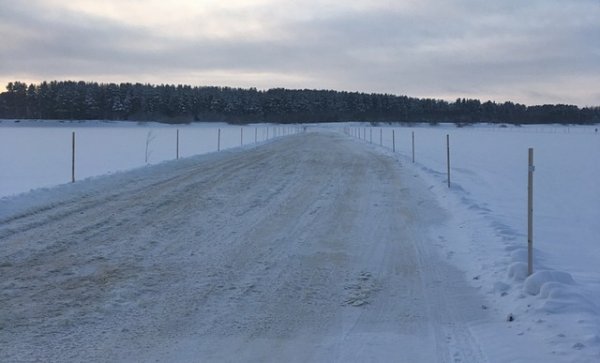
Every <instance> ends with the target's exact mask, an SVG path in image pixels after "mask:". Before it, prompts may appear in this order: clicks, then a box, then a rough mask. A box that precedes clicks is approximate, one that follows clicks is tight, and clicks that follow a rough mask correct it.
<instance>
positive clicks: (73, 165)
mask: <svg viewBox="0 0 600 363" xmlns="http://www.w3.org/2000/svg"><path fill="white" fill-rule="evenodd" d="M71 146H72V150H71V151H72V152H71V183H75V131H73V134H72V137H71Z"/></svg>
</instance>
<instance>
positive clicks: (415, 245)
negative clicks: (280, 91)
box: [0, 128, 600, 362]
mask: <svg viewBox="0 0 600 363" xmlns="http://www.w3.org/2000/svg"><path fill="white" fill-rule="evenodd" d="M389 131H390V129H385V130H384V131H382V136H383V137H382V143H383V144H384V146H386V147H388V146H390V144H389V143H388V141H391V138H388V137H389V136H391V135H389ZM406 131H407V130H406V129H405V130H404V133H405V134H404V137H406V136H405V135H406ZM447 131H448V130H445V129H443V128H442V129H417V135H421V136H423V135H424V134H425V133H429V135H430V136H432V137H431V138H424V137H423V138H422V139H421V143H420V144H418V145H421V149H420V150H419V149H418V150H419V152H418V153H417V160H418V162H417V164H416V165H412V163H411V162H410V159H409V158H407V157H406V155H407V153H406V144H400V143H399V144H398V145H397V151H399V152H400V153H397V154H393V153H391V152H390V151H389V149H386V148H385V147H380V146H378V145H376V144H377V141H379V140H377V138H376V136H378V135H376V132H377V129H373V132H375V133H374V137H373V143H374V144H375V145H371V144H369V143H368V141H369V140H367V141H364V140H363V141H361V142H354V141H352V140H351V139H350V138H348V137H346V136H344V135H341V134H339V133H337V134H336V133H333V132H328V131H319V132H310V133H307V134H300V135H295V136H290V137H287V138H284V139H279V140H275V141H272V142H269V143H265V144H263V145H261V146H259V147H257V148H253V147H246V148H245V149H242V150H240V149H238V150H229V151H226V152H222V153H218V154H209V155H204V156H196V157H191V158H186V159H183V160H179V161H177V162H169V163H162V164H159V165H155V166H150V167H147V168H141V169H137V170H134V171H130V172H124V173H118V174H115V175H112V176H108V177H100V178H95V179H91V180H86V181H83V182H79V183H76V184H74V185H63V186H60V187H57V188H53V189H50V190H38V191H34V192H31V193H27V194H23V195H20V196H16V197H9V198H4V199H2V200H1V204H0V224H1V226H2V228H1V229H0V274H1V275H2V277H3V279H2V281H1V282H0V284H1V289H2V290H1V291H2V292H1V294H2V295H0V299H1V301H0V303H1V304H2V307H3V308H2V310H0V347H1V349H0V361H36V360H48V361H88V360H89V361H156V360H157V361H164V362H170V361H194V360H198V361H264V360H267V361H340V362H341V361H369V360H371V361H415V362H419V361H421V362H431V361H440V362H485V361H489V362H519V361H521V362H595V361H597V360H598V359H599V358H600V355H599V346H600V342H599V341H600V339H599V338H598V336H599V335H598V327H599V326H600V325H599V323H598V308H597V305H596V304H597V303H596V301H597V300H595V297H596V296H597V294H598V281H599V279H598V276H597V268H594V266H595V265H592V266H591V267H590V266H589V265H585V264H582V265H579V266H576V264H573V263H572V262H573V261H572V258H571V259H569V258H568V259H567V261H568V263H565V262H564V261H563V262H562V264H561V262H560V260H555V259H552V258H551V257H549V256H551V253H552V251H549V252H548V253H546V252H547V251H548V250H549V248H548V245H546V246H543V245H542V246H541V247H540V248H539V250H538V254H537V255H536V256H539V255H540V254H541V255H542V258H540V257H536V258H537V259H536V264H537V265H536V266H537V267H539V268H541V269H545V270H550V271H552V272H547V271H546V272H540V273H537V274H536V275H534V276H533V277H532V278H529V279H527V280H525V279H524V276H523V275H522V272H523V266H522V262H521V261H522V260H523V254H522V249H523V248H522V241H521V239H522V237H523V235H522V228H521V225H520V224H519V222H517V221H518V220H519V219H520V216H518V215H515V213H512V214H511V213H510V212H508V208H509V207H510V206H514V205H517V204H519V203H520V202H519V201H510V199H511V198H503V197H498V195H500V194H495V193H496V190H495V189H494V188H492V191H489V192H486V188H485V186H486V185H485V184H482V181H485V180H489V181H490V184H493V185H495V183H498V182H497V180H501V183H500V184H502V185H504V184H508V185H505V186H504V187H505V189H507V190H509V191H510V190H514V189H515V188H517V187H514V188H513V187H511V185H510V183H511V181H513V182H514V181H515V180H517V179H518V177H516V175H519V173H518V172H514V173H513V172H507V171H506V170H504V171H495V170H494V169H493V168H489V167H487V168H485V167H484V168H481V167H480V166H479V165H489V163H485V162H480V161H477V160H478V159H477V158H474V160H475V161H472V160H473V158H471V159H464V160H469V162H470V164H469V162H466V161H465V162H463V164H462V165H460V164H458V163H457V164H458V165H457V164H455V165H456V166H455V168H456V170H455V172H456V184H455V185H454V186H453V188H451V189H450V190H448V189H447V188H445V187H444V183H443V181H444V180H443V175H442V173H441V171H443V170H444V169H443V162H441V161H442V160H445V159H444V157H445V154H443V153H444V149H443V147H441V148H440V149H441V153H442V156H441V157H438V156H437V153H438V151H437V149H435V145H436V143H435V142H434V141H429V142H430V143H431V144H430V145H431V148H427V147H425V146H426V145H427V144H426V142H427V141H425V140H436V137H435V136H436V135H438V136H444V139H443V140H444V141H445V132H447ZM397 132H400V130H398V131H397ZM369 133H370V131H368V129H367V131H366V132H365V134H363V135H366V136H367V137H368V136H370V135H369ZM473 133H474V134H475V135H476V137H475V139H476V140H481V142H482V144H483V145H485V146H488V147H489V148H488V149H487V150H491V151H493V150H495V149H494V148H498V149H499V150H503V149H502V146H501V145H498V144H497V143H496V144H494V142H493V141H494V140H498V138H492V137H486V136H485V135H486V132H485V130H484V131H473ZM478 133H480V134H478ZM386 135H387V136H386ZM400 135H402V134H400ZM400 135H398V134H397V137H398V139H397V140H398V141H402V140H406V139H402V136H400ZM518 135H519V134H517V139H518V137H519V136H518ZM588 136H589V137H594V135H593V134H591V135H587V134H586V136H585V137H588ZM453 139H454V138H453ZM500 139H501V138H500ZM533 139H535V140H539V138H535V137H534V138H533ZM465 140H467V141H468V140H473V138H467V137H465ZM523 140H525V138H523ZM557 140H564V139H562V138H557ZM577 140H578V141H581V140H583V139H577ZM587 140H588V143H587V144H583V143H582V144H583V146H581V148H582V149H583V150H584V151H588V153H589V151H590V148H591V151H592V152H593V150H596V149H593V148H594V147H595V146H594V145H596V144H594V143H593V141H589V140H594V139H587ZM526 141H527V142H529V141H530V139H527V140H526ZM538 142H540V141H538ZM540 143H541V145H546V143H544V142H540ZM511 145H512V146H511V147H506V145H504V147H505V150H507V151H510V150H513V148H515V149H518V148H520V147H521V146H522V145H520V144H519V143H518V142H516V143H515V144H511ZM586 145H587V146H586ZM472 146H473V144H471V147H472ZM534 146H535V145H534ZM555 147H556V146H555ZM403 148H404V149H403ZM459 150H460V149H459ZM525 150H526V149H525ZM514 152H515V154H518V153H519V152H520V151H514ZM459 154H460V153H459ZM467 154H468V153H465V154H464V155H467ZM480 154H481V153H476V154H475V155H480ZM501 154H502V153H501ZM509 154H510V152H509ZM408 155H409V154H408ZM490 155H491V154H490ZM569 155H570V154H569ZM495 158H496V159H494V160H498V161H501V160H502V157H500V156H496V157H495ZM542 159H543V158H542ZM479 160H483V161H486V160H485V159H484V158H481V157H480V158H479ZM520 160H521V159H519V162H520ZM488 161H489V160H488ZM506 165H508V166H510V165H512V163H511V162H507V163H506ZM597 165H598V164H594V165H592V166H591V171H586V172H584V173H588V174H590V175H596V174H594V173H595V172H596V171H595V170H597ZM440 166H441V167H440ZM594 168H596V169H594ZM524 169H525V170H526V167H525V168H524ZM575 169H577V167H576V166H575ZM453 170H454V169H453ZM538 170H539V166H538ZM493 173H497V174H496V175H493ZM598 175H600V173H598ZM575 180H576V179H575ZM493 181H496V182H495V183H491V182H493ZM516 183H518V181H516ZM583 183H586V182H583ZM584 185H591V184H584ZM488 189H489V188H488ZM517 189H518V188H517ZM563 189H566V188H563ZM568 190H572V189H568ZM597 193H598V189H597V188H596V189H593V190H591V191H590V192H588V195H589V198H588V201H591V202H593V201H594V200H595V199H594V198H597V195H598V194H597ZM573 194H574V195H575V194H576V195H577V196H579V195H580V194H583V193H573ZM517 199H518V198H517ZM553 200H555V201H556V198H554V199H553ZM559 201H560V199H559ZM507 206H508V207H507ZM581 207H582V208H583V209H585V210H587V211H589V212H590V213H596V214H597V213H598V211H597V209H596V207H594V205H593V204H591V203H587V204H586V203H583V205H582V206H581ZM544 210H546V213H550V214H549V215H552V209H549V208H542V211H544ZM570 221H571V220H570V219H569V218H566V219H565V222H566V223H564V229H561V228H556V230H562V231H563V233H565V232H564V231H567V232H566V233H568V234H572V233H574V232H572V231H573V230H574V227H573V226H571V222H570ZM541 224H542V227H543V226H544V225H548V224H549V222H545V223H541ZM581 225H583V226H585V227H586V228H587V229H585V228H584V231H585V232H583V233H582V232H579V234H573V235H574V236H579V237H580V241H579V245H578V247H580V249H584V250H585V249H589V250H590V252H589V253H590V254H594V253H597V247H596V246H595V243H594V241H595V239H594V236H597V235H594V233H596V232H597V227H596V226H586V225H585V223H582V224H581ZM538 228H539V223H538ZM550 246H552V244H551V245H550ZM590 260H592V259H590ZM571 264H572V265H574V266H575V267H577V268H578V270H576V272H577V273H573V274H571V272H573V271H572V270H569V269H568V268H567V267H568V266H570V265H571ZM567 271H569V272H567ZM509 314H512V316H513V317H514V321H512V322H508V321H507V316H508V315H509Z"/></svg>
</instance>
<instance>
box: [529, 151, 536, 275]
mask: <svg viewBox="0 0 600 363" xmlns="http://www.w3.org/2000/svg"><path fill="white" fill-rule="evenodd" d="M534 171H535V165H534V164H533V148H529V169H528V173H527V275H531V274H532V273H533V172H534Z"/></svg>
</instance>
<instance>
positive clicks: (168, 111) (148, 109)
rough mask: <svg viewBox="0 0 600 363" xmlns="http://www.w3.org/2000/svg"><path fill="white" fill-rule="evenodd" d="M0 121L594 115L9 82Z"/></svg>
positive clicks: (362, 96) (334, 94)
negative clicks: (2, 119) (14, 119)
mask: <svg viewBox="0 0 600 363" xmlns="http://www.w3.org/2000/svg"><path fill="white" fill-rule="evenodd" d="M0 118H17V119H68V120H98V119H101V120H138V121H145V120H157V121H162V122H168V123H182V122H191V121H226V122H231V123H250V122H279V123H298V122H338V121H370V122H373V123H375V122H402V123H420V122H426V123H432V124H435V123H440V122H453V123H456V124H459V125H461V124H462V125H464V124H471V123H477V122H489V123H509V124H544V123H564V124H593V123H599V122H600V107H586V108H579V107H577V106H573V105H562V104H558V105H541V106H525V105H522V104H518V103H513V102H504V103H496V102H491V101H487V102H481V101H479V100H476V99H464V98H459V99H457V100H456V101H455V102H447V101H443V100H436V99H429V98H414V97H407V96H395V95H390V94H366V93H358V92H339V91H332V90H308V89H305V90H289V89H283V88H275V89H269V90H265V91H262V90H257V89H255V88H249V89H242V88H229V87H192V86H186V85H178V86H175V85H150V84H140V83H135V84H131V83H121V84H114V83H100V84H99V83H95V82H73V81H52V82H42V83H40V84H29V85H28V84H26V83H23V82H11V83H9V84H8V86H7V91H6V92H3V93H0Z"/></svg>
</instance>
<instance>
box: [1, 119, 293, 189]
mask: <svg viewBox="0 0 600 363" xmlns="http://www.w3.org/2000/svg"><path fill="white" fill-rule="evenodd" d="M219 129H220V130H221V140H220V143H219ZM177 130H179V157H181V158H183V157H188V156H192V155H199V154H205V153H209V152H214V151H217V148H219V147H220V149H221V150H225V149H229V148H233V147H239V146H240V145H242V144H243V145H252V144H255V143H258V142H263V141H265V140H268V139H271V138H273V137H278V136H283V135H286V134H290V133H292V132H295V128H294V127H290V126H278V125H275V126H272V125H268V126H267V125H257V126H244V127H241V126H240V127H236V126H230V125H227V124H219V123H212V124H201V123H200V124H189V125H165V124H159V123H155V122H148V123H135V122H102V121H85V122H69V121H64V122H59V121H28V120H21V121H18V122H15V121H14V120H0V165H1V166H2V168H1V170H0V197H3V196H7V195H13V194H18V193H23V192H27V191H29V190H31V189H37V188H43V187H50V186H54V185H58V184H64V183H67V182H70V181H71V168H72V132H75V133H76V140H75V141H76V155H75V163H76V165H75V178H76V179H77V180H81V179H85V178H88V177H93V176H98V175H103V174H107V173H114V172H117V171H123V170H128V169H132V168H135V167H140V166H144V165H147V164H156V163H160V162H162V161H166V160H173V159H175V158H176V156H177ZM146 144H148V148H146ZM146 150H147V151H146Z"/></svg>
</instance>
